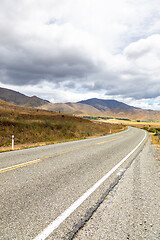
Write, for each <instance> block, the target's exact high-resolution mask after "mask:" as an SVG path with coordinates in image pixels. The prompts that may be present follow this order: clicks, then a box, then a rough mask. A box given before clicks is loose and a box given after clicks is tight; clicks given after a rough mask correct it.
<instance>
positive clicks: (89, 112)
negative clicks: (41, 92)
mask: <svg viewBox="0 0 160 240" xmlns="http://www.w3.org/2000/svg"><path fill="white" fill-rule="evenodd" d="M116 105H117V101H116ZM120 105H121V104H120ZM121 106H122V105H121ZM127 106H128V105H127ZM40 108H41V109H46V110H49V111H56V112H61V113H68V114H74V115H77V116H92V117H115V118H116V117H118V118H128V119H131V120H141V121H160V111H153V110H145V109H137V108H134V107H130V108H129V107H126V106H125V107H124V108H112V109H110V108H109V107H107V106H101V105H100V104H98V105H95V107H94V106H91V105H89V104H84V103H80V102H79V103H55V104H53V103H49V104H45V105H42V106H41V107H40ZM100 109H101V110H100Z"/></svg>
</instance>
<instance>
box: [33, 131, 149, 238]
mask: <svg viewBox="0 0 160 240" xmlns="http://www.w3.org/2000/svg"><path fill="white" fill-rule="evenodd" d="M146 136H147V134H146V132H145V136H144V138H143V139H142V140H141V141H140V143H139V144H138V145H137V146H136V147H135V148H134V149H133V150H132V151H131V152H130V153H129V154H128V155H127V156H126V157H124V158H123V159H122V160H121V161H120V162H119V163H118V164H117V165H115V166H114V167H113V168H112V169H111V170H110V171H109V172H108V173H107V174H106V175H105V176H103V177H102V178H101V179H100V180H99V181H98V182H96V183H95V184H94V185H93V186H92V187H91V188H90V189H88V190H87V191H86V192H85V193H84V194H83V195H82V196H81V197H80V198H78V199H77V200H76V201H75V202H74V203H73V204H72V205H71V206H70V207H69V208H67V209H66V210H65V211H64V212H63V213H62V214H61V215H59V216H58V217H57V218H56V219H55V220H53V222H52V223H50V224H49V225H48V226H47V227H46V228H45V229H44V230H43V231H42V232H41V233H40V234H39V235H38V236H37V237H36V238H34V239H33V240H45V239H46V238H47V237H48V236H49V235H50V234H51V233H52V232H53V231H54V230H55V229H57V228H58V227H59V225H60V224H61V223H63V222H64V220H65V219H66V218H68V217H69V216H70V215H71V214H72V213H73V212H74V211H75V210H76V209H77V208H78V207H79V206H80V205H81V204H82V203H83V202H84V201H85V200H86V199H87V198H88V197H89V196H90V195H91V194H92V193H93V192H94V191H95V190H96V189H97V188H98V187H99V186H100V185H102V183H104V181H105V180H106V179H107V178H108V177H109V176H110V175H112V174H113V173H114V172H115V171H116V170H117V169H118V168H119V167H120V166H121V165H122V164H123V163H124V162H125V161H126V160H127V159H128V158H129V157H130V156H131V155H132V154H133V153H134V152H135V151H136V150H137V148H138V147H139V146H140V145H141V144H142V143H143V141H144V140H145V138H146Z"/></svg>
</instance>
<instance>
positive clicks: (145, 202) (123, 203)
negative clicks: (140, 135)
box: [74, 141, 160, 240]
mask: <svg viewBox="0 0 160 240" xmlns="http://www.w3.org/2000/svg"><path fill="white" fill-rule="evenodd" d="M159 157H160V149H159V150H155V149H154V147H153V146H151V144H150V141H149V142H148V143H147V145H146V147H145V148H144V150H143V151H142V152H141V153H140V154H139V155H138V157H137V158H136V159H135V161H134V162H133V163H132V165H131V166H130V168H129V169H128V170H127V171H126V172H125V174H124V176H123V177H122V179H121V180H120V181H119V184H118V185H117V186H116V187H115V188H114V189H113V191H111V192H110V194H109V195H108V196H107V197H106V198H105V200H104V201H103V203H102V204H101V205H100V207H99V208H98V209H97V211H96V212H95V213H94V214H93V216H92V218H91V219H90V220H89V221H88V222H87V223H86V224H85V225H84V227H83V228H82V229H81V230H80V231H79V232H78V233H77V234H76V236H75V238H74V240H85V239H87V240H111V239H112V240H119V239H123V240H125V239H129V240H160V158H159ZM158 159H159V160H158Z"/></svg>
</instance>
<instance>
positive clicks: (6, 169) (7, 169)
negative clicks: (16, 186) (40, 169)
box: [0, 159, 42, 173]
mask: <svg viewBox="0 0 160 240" xmlns="http://www.w3.org/2000/svg"><path fill="white" fill-rule="evenodd" d="M38 162H42V160H41V159H36V160H33V161H30V162H25V163H21V164H18V165H13V166H11V167H7V168H2V169H0V173H4V172H8V171H11V170H14V169H17V168H21V167H25V166H28V165H31V164H34V163H38Z"/></svg>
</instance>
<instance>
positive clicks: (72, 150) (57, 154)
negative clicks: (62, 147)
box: [41, 136, 124, 160]
mask: <svg viewBox="0 0 160 240" xmlns="http://www.w3.org/2000/svg"><path fill="white" fill-rule="evenodd" d="M123 137H124V136H121V137H117V138H113V139H110V140H107V141H105V142H100V143H93V144H90V145H87V146H84V147H79V148H74V149H71V150H68V151H65V152H61V153H56V154H53V155H50V156H46V157H43V158H41V160H43V159H46V158H52V157H55V156H59V155H62V154H65V153H69V152H74V151H76V150H81V149H84V148H88V147H91V146H95V145H98V144H104V143H107V142H112V141H114V140H117V139H120V138H123Z"/></svg>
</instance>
